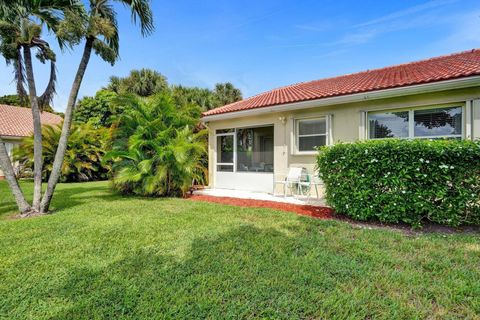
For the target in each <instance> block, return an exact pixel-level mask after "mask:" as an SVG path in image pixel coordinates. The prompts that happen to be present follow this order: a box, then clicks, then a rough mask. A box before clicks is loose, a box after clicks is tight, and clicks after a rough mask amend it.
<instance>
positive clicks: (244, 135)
mask: <svg viewBox="0 0 480 320" xmlns="http://www.w3.org/2000/svg"><path fill="white" fill-rule="evenodd" d="M237 171H241V172H273V127H261V128H246V129H238V130H237Z"/></svg>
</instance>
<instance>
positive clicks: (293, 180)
mask: <svg viewBox="0 0 480 320" xmlns="http://www.w3.org/2000/svg"><path fill="white" fill-rule="evenodd" d="M304 171H305V168H298V167H292V168H290V169H289V170H288V174H287V177H286V178H285V180H278V181H275V185H277V184H281V185H283V196H284V197H286V196H287V188H289V189H290V192H291V193H292V195H293V188H294V187H295V188H297V193H298V192H299V191H300V189H299V187H300V180H301V178H302V174H303V173H304Z"/></svg>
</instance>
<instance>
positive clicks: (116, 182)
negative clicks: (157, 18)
mask: <svg viewBox="0 0 480 320" xmlns="http://www.w3.org/2000/svg"><path fill="white" fill-rule="evenodd" d="M119 102H122V103H123V105H124V106H125V112H124V113H123V114H121V115H120V116H119V118H118V120H117V123H116V124H115V126H116V129H115V130H114V136H113V143H112V144H113V150H112V151H110V152H109V153H108V154H107V158H108V159H111V160H112V161H113V166H112V171H113V179H112V180H113V181H112V182H113V188H114V189H115V190H116V191H119V192H121V193H122V194H135V195H140V196H180V195H183V196H184V195H185V194H186V193H187V191H188V190H189V189H190V188H191V186H192V182H193V181H194V180H195V181H197V183H203V182H204V181H205V179H206V177H207V172H206V171H207V168H206V167H205V163H204V161H203V160H204V159H205V157H206V155H207V151H206V149H207V148H206V145H207V134H206V133H207V132H206V130H202V131H200V132H194V129H193V128H194V126H195V125H196V124H197V123H198V119H199V116H200V109H199V108H198V107H196V106H191V105H187V106H182V107H180V108H178V107H177V106H176V105H175V104H174V101H173V99H172V98H171V97H170V96H168V95H166V94H162V95H156V96H152V97H150V98H139V97H134V96H130V97H128V96H126V97H121V99H120V100H119Z"/></svg>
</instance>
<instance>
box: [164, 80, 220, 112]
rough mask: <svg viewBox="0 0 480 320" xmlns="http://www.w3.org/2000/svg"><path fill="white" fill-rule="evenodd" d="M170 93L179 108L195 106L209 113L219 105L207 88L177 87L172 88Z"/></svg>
mask: <svg viewBox="0 0 480 320" xmlns="http://www.w3.org/2000/svg"><path fill="white" fill-rule="evenodd" d="M170 92H171V94H172V98H173V99H174V101H175V103H176V104H177V105H178V106H183V105H186V104H195V105H197V106H199V107H200V108H202V110H203V111H207V110H210V109H213V108H214V107H215V106H216V103H217V101H216V99H215V95H214V94H213V92H212V91H211V90H209V89H206V88H198V87H185V86H182V85H177V86H172V87H171V88H170Z"/></svg>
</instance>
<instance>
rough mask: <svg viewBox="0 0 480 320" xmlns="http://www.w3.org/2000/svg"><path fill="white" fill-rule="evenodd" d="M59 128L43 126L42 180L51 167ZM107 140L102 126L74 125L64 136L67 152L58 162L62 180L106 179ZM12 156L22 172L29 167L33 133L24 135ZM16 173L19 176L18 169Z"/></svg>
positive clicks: (29, 168)
mask: <svg viewBox="0 0 480 320" xmlns="http://www.w3.org/2000/svg"><path fill="white" fill-rule="evenodd" d="M61 131H62V128H61V127H60V126H43V128H42V137H43V140H42V142H43V162H44V165H43V179H44V180H47V179H48V177H49V175H50V173H51V171H52V166H53V159H54V157H55V152H56V150H57V145H58V140H59V139H60V134H61ZM108 139H109V131H108V129H105V128H99V129H95V128H94V127H92V126H91V125H89V124H84V125H74V126H73V127H72V130H71V133H70V137H69V138H68V146H67V151H66V153H65V157H64V160H63V165H62V174H61V177H60V181H62V182H80V181H94V180H106V179H107V178H108V172H109V169H110V168H109V165H108V164H107V163H102V160H103V156H104V155H105V152H106V149H107V145H108ZM14 159H15V160H16V161H18V162H19V163H20V167H21V168H22V171H23V172H28V171H31V170H32V169H33V136H31V137H28V138H25V139H24V140H23V141H22V143H21V145H20V147H19V148H16V149H15V152H14ZM20 175H23V174H22V172H20Z"/></svg>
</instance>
